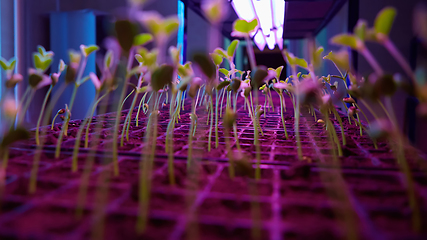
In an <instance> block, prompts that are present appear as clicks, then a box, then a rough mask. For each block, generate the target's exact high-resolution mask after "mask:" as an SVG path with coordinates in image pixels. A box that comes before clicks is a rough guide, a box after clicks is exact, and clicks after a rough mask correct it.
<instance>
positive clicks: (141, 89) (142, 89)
mask: <svg viewBox="0 0 427 240" xmlns="http://www.w3.org/2000/svg"><path fill="white" fill-rule="evenodd" d="M147 91H148V86H144V87H142V88H140V89H139V90H138V93H144V92H147Z"/></svg>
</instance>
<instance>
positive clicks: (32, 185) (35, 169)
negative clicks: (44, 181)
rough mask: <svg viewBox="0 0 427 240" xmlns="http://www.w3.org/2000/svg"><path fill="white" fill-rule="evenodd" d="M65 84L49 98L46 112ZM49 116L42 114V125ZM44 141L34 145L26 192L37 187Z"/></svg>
mask: <svg viewBox="0 0 427 240" xmlns="http://www.w3.org/2000/svg"><path fill="white" fill-rule="evenodd" d="M66 86H67V85H66V84H61V85H60V87H59V89H58V91H56V92H55V94H54V95H53V96H52V99H51V101H50V103H49V104H48V106H47V109H46V112H47V113H50V112H51V111H52V109H53V107H54V104H55V103H56V102H57V101H58V99H59V97H60V96H61V95H62V93H63V92H64V90H65V88H66ZM49 117H50V114H45V115H44V117H43V124H42V125H47V124H48V119H49ZM47 130H48V129H47V128H44V129H43V131H42V136H44V135H45V134H46V132H47ZM44 143H45V139H42V140H41V141H40V145H38V146H37V147H36V152H35V154H34V160H33V167H32V168H31V174H30V183H29V185H28V192H29V193H34V192H35V191H36V189H37V173H38V170H39V163H40V158H41V154H42V149H43V146H44Z"/></svg>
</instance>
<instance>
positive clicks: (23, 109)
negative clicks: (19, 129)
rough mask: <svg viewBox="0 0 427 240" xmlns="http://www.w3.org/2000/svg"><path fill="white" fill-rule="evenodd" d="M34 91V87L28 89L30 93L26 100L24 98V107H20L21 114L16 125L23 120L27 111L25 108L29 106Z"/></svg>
mask: <svg viewBox="0 0 427 240" xmlns="http://www.w3.org/2000/svg"><path fill="white" fill-rule="evenodd" d="M35 92H36V91H35V90H34V89H31V91H30V95H29V96H28V97H27V100H26V102H25V105H24V107H23V108H22V111H21V115H20V116H19V120H18V125H21V123H22V121H23V120H24V117H25V114H26V112H27V110H28V107H29V106H30V103H31V100H32V99H33V97H34V93H35Z"/></svg>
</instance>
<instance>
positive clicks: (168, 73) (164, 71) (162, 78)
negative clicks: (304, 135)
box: [151, 64, 174, 92]
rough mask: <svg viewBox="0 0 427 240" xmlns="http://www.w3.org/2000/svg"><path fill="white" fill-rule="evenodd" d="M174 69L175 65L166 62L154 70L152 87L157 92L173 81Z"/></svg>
mask: <svg viewBox="0 0 427 240" xmlns="http://www.w3.org/2000/svg"><path fill="white" fill-rule="evenodd" d="M173 71H174V68H173V66H171V65H167V64H164V65H162V66H160V67H159V68H157V69H156V70H155V71H154V72H153V74H152V75H151V87H152V88H153V90H154V91H155V92H158V91H159V90H161V89H163V88H164V87H165V86H166V85H169V84H171V83H172V78H173Z"/></svg>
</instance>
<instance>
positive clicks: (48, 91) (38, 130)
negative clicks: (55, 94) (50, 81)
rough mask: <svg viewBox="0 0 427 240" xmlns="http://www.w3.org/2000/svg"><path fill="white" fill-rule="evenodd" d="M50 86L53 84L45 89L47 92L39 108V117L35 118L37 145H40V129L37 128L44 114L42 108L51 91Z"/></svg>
mask: <svg viewBox="0 0 427 240" xmlns="http://www.w3.org/2000/svg"><path fill="white" fill-rule="evenodd" d="M52 88H53V86H52V85H50V87H49V90H47V93H46V95H45V96H44V100H43V104H42V107H41V109H40V114H39V119H38V120H37V126H36V144H37V146H38V145H40V137H39V135H40V129H39V128H40V124H41V122H42V117H43V114H44V110H45V108H46V104H47V100H48V99H49V96H50V94H51V92H52Z"/></svg>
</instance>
